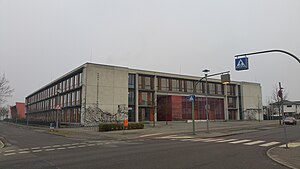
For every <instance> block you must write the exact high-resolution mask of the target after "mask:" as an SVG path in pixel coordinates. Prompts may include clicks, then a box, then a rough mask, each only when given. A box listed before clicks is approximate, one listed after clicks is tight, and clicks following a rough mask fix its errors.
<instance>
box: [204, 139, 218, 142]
mask: <svg viewBox="0 0 300 169" xmlns="http://www.w3.org/2000/svg"><path fill="white" fill-rule="evenodd" d="M220 140H223V139H211V138H208V139H205V140H203V142H217V141H220Z"/></svg>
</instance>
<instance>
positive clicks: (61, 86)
mask: <svg viewBox="0 0 300 169" xmlns="http://www.w3.org/2000/svg"><path fill="white" fill-rule="evenodd" d="M81 85H82V73H79V74H76V75H74V76H72V77H70V78H68V79H66V80H64V81H62V82H60V83H57V84H55V85H53V86H51V87H49V88H48V89H45V90H43V91H41V92H39V93H37V94H35V95H33V96H31V97H29V98H27V99H26V103H27V104H28V103H34V102H38V101H41V100H44V99H47V98H49V97H53V96H55V95H57V94H58V92H60V93H61V92H66V91H68V90H72V89H75V88H77V87H79V86H81Z"/></svg>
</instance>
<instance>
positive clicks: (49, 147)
mask: <svg viewBox="0 0 300 169" xmlns="http://www.w3.org/2000/svg"><path fill="white" fill-rule="evenodd" d="M50 147H51V146H45V147H43V148H50Z"/></svg>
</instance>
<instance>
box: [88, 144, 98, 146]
mask: <svg viewBox="0 0 300 169" xmlns="http://www.w3.org/2000/svg"><path fill="white" fill-rule="evenodd" d="M95 145H96V144H88V146H95Z"/></svg>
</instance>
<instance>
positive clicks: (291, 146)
mask: <svg viewBox="0 0 300 169" xmlns="http://www.w3.org/2000/svg"><path fill="white" fill-rule="evenodd" d="M298 146H300V143H288V147H289V148H294V147H298ZM279 147H286V144H283V145H281V146H279Z"/></svg>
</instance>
